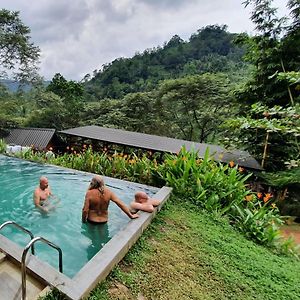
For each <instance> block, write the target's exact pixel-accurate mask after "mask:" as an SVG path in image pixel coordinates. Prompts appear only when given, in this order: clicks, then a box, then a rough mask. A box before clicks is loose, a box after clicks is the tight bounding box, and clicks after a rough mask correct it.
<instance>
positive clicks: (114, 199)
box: [110, 192, 139, 219]
mask: <svg viewBox="0 0 300 300" xmlns="http://www.w3.org/2000/svg"><path fill="white" fill-rule="evenodd" d="M110 199H111V200H112V201H113V202H115V203H116V204H117V205H118V206H119V207H120V208H121V209H122V210H123V211H124V213H125V214H126V215H127V216H128V217H129V218H130V219H136V218H138V217H139V215H138V214H132V213H131V212H130V210H129V208H128V207H127V206H126V205H125V203H124V202H123V201H121V200H120V199H119V198H118V197H117V196H116V195H115V194H114V193H113V192H111V196H110Z"/></svg>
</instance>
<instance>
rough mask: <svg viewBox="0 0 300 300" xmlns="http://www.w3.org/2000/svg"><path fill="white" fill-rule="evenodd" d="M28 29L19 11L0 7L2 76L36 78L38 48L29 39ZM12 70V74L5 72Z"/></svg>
mask: <svg viewBox="0 0 300 300" xmlns="http://www.w3.org/2000/svg"><path fill="white" fill-rule="evenodd" d="M29 34H30V29H29V27H28V26H26V25H24V24H23V22H22V21H21V19H20V16H19V12H13V11H9V10H6V9H0V65H1V70H0V71H1V73H2V77H5V76H7V75H14V76H15V78H16V79H18V80H21V81H32V80H34V79H37V77H38V76H37V62H38V59H39V56H40V49H39V48H38V47H37V46H34V44H33V43H32V42H31V41H30V36H29ZM7 72H12V74H11V73H10V74H7Z"/></svg>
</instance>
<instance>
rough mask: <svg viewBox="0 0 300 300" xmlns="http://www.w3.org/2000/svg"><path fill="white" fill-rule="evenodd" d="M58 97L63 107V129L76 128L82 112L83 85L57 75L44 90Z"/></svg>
mask: <svg viewBox="0 0 300 300" xmlns="http://www.w3.org/2000/svg"><path fill="white" fill-rule="evenodd" d="M46 90H47V91H48V92H53V93H54V94H56V95H58V96H59V97H60V98H61V99H62V102H63V105H64V109H65V110H64V112H63V113H64V114H65V127H73V126H77V125H78V122H79V120H80V113H81V111H82V110H83V85H82V84H81V83H79V82H75V81H73V80H70V81H68V80H66V79H65V78H64V77H63V76H62V75H61V74H59V73H57V74H55V75H54V77H53V78H52V80H51V82H50V84H49V85H48V86H47V89H46Z"/></svg>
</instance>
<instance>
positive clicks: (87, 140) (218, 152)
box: [59, 125, 263, 170]
mask: <svg viewBox="0 0 300 300" xmlns="http://www.w3.org/2000/svg"><path fill="white" fill-rule="evenodd" d="M59 134H61V135H62V136H64V137H65V139H66V141H67V144H69V145H80V146H81V145H82V144H90V145H92V146H93V148H94V149H105V150H108V151H109V150H112V149H114V147H115V146H117V147H119V148H120V147H121V149H123V151H124V152H125V153H126V152H129V149H133V150H138V149H141V150H144V151H145V150H146V151H150V152H151V153H161V154H163V153H173V154H175V153H178V152H179V151H180V149H181V148H182V147H183V146H184V147H185V148H186V149H187V150H192V149H194V150H196V151H198V155H199V157H200V158H203V157H204V154H205V152H206V150H207V148H208V149H209V152H210V155H211V156H212V157H213V158H214V159H215V160H217V161H220V162H224V163H228V162H230V161H233V162H234V163H235V164H238V165H240V166H242V167H245V168H248V169H255V170H262V169H263V168H262V167H261V166H260V165H259V163H258V162H257V161H256V160H255V159H254V158H253V157H252V156H251V155H250V154H249V153H248V152H246V151H240V150H225V149H223V148H222V147H220V146H217V145H211V144H204V143H196V142H191V141H186V140H180V139H174V138H169V137H163V136H157V135H150V134H145V133H138V132H132V131H126V130H121V129H114V128H106V127H100V126H95V125H93V126H83V127H76V128H71V129H67V130H63V131H60V132H59Z"/></svg>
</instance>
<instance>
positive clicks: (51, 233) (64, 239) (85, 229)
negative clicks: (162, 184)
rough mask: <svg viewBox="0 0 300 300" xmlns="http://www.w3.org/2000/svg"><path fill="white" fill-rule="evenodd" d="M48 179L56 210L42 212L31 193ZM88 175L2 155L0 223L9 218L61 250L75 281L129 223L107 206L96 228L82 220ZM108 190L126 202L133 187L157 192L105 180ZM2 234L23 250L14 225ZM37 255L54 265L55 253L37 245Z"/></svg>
mask: <svg viewBox="0 0 300 300" xmlns="http://www.w3.org/2000/svg"><path fill="white" fill-rule="evenodd" d="M42 175H44V176H47V177H48V179H49V184H50V186H51V189H52V192H53V194H55V195H56V196H58V197H59V198H60V199H61V202H60V203H59V205H58V206H57V208H56V209H55V210H54V211H51V212H50V213H49V214H43V213H41V212H40V211H39V210H38V209H36V208H35V206H34V204H33V200H32V194H33V191H34V189H35V187H36V186H38V184H39V178H40V176H42ZM92 176H93V175H92V174H90V173H85V172H79V171H75V170H70V169H65V168H59V167H56V166H50V165H42V164H38V163H32V162H28V161H23V160H20V159H17V158H11V157H7V156H3V155H0V208H1V210H0V224H1V223H3V222H5V221H8V220H12V221H15V222H17V223H18V224H20V225H22V226H24V227H25V228H27V229H29V230H30V231H32V233H33V234H34V235H35V236H42V237H44V238H46V239H48V240H49V241H51V242H53V243H55V244H56V245H58V246H59V247H61V249H62V251H63V266H64V274H66V275H67V276H69V277H73V276H74V275H75V274H76V273H77V272H78V271H79V270H80V269H81V268H82V267H83V266H84V265H85V264H86V263H87V262H88V261H89V260H90V259H91V258H92V257H94V255H95V254H96V253H97V252H98V251H99V250H100V249H101V248H102V247H103V246H104V245H105V244H106V243H107V242H108V241H109V240H110V239H111V238H112V237H113V236H114V235H115V234H116V233H117V232H119V231H120V230H121V229H122V228H123V227H124V226H126V225H127V224H128V222H129V221H130V219H129V218H128V217H127V216H126V215H125V214H124V213H123V212H122V211H121V210H120V209H119V208H118V207H117V206H116V205H115V204H114V203H111V205H110V207H109V221H108V223H107V224H106V225H101V226H95V225H91V224H83V223H82V222H81V209H82V205H83V201H84V195H85V192H86V190H87V187H88V185H89V182H90V180H91V178H92ZM105 182H106V185H107V186H109V187H110V188H111V189H112V190H113V191H114V192H115V193H116V194H117V195H118V196H119V198H120V199H122V200H123V201H124V202H125V203H126V204H129V202H130V201H131V200H132V199H133V195H134V193H135V191H136V190H137V189H139V190H144V191H146V192H147V193H148V194H150V195H153V194H154V193H156V192H157V191H158V189H157V188H154V187H149V186H145V185H141V184H135V183H130V182H127V181H121V180H116V179H113V178H108V177H105ZM1 234H3V235H5V236H6V237H8V238H9V239H10V240H12V241H14V242H16V243H18V244H19V245H21V246H23V247H24V246H25V245H26V244H27V242H28V241H29V238H28V237H27V236H26V235H24V234H23V233H22V232H20V231H19V230H17V229H15V228H14V227H9V228H8V227H6V228H5V229H3V230H2V231H1ZM36 256H37V257H38V258H40V259H41V260H42V261H46V262H48V263H49V264H51V265H52V266H53V267H55V268H57V267H58V259H57V252H56V251H55V250H54V249H52V248H50V247H47V246H46V245H44V244H41V243H37V244H36Z"/></svg>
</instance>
